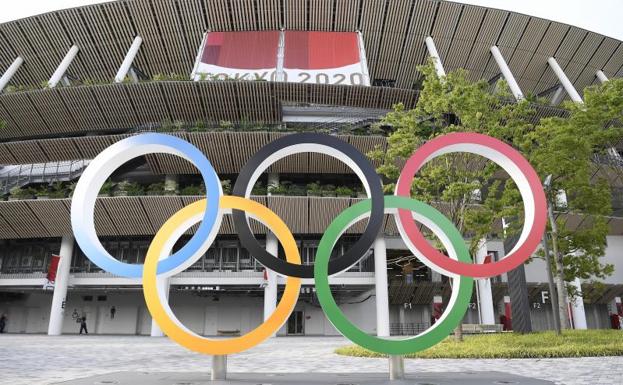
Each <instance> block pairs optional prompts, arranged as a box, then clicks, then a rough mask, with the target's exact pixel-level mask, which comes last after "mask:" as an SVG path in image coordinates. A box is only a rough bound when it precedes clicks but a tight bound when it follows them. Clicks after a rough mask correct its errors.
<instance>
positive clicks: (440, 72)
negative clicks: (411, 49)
mask: <svg viewBox="0 0 623 385" xmlns="http://www.w3.org/2000/svg"><path fill="white" fill-rule="evenodd" d="M426 48H428V54H429V55H430V57H432V58H433V63H434V64H435V69H436V70H437V76H439V77H440V78H443V77H445V76H446V70H445V69H444V68H443V62H442V61H441V57H440V56H439V52H437V46H435V41H434V40H433V38H432V37H430V36H428V37H427V38H426Z"/></svg>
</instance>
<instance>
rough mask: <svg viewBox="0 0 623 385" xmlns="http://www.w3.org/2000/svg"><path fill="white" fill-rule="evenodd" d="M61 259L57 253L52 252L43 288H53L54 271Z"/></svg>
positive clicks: (56, 269)
mask: <svg viewBox="0 0 623 385" xmlns="http://www.w3.org/2000/svg"><path fill="white" fill-rule="evenodd" d="M60 260H61V257H60V256H59V255H56V254H53V255H52V258H51V259H50V265H49V266H48V275H47V276H46V278H47V281H46V283H44V284H43V289H44V290H48V289H54V282H56V272H57V271H58V264H59V262H60Z"/></svg>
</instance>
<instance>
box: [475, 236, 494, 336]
mask: <svg viewBox="0 0 623 385" xmlns="http://www.w3.org/2000/svg"><path fill="white" fill-rule="evenodd" d="M487 256H488V253H487V240H486V239H484V238H483V239H481V240H480V243H479V248H478V251H476V262H477V263H485V259H486V258H487ZM476 284H477V290H478V300H479V302H478V311H479V312H480V323H481V324H483V325H493V324H496V323H497V322H495V311H494V308H493V294H492V292H491V279H477V280H476Z"/></svg>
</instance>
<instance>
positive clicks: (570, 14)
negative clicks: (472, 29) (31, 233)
mask: <svg viewBox="0 0 623 385" xmlns="http://www.w3.org/2000/svg"><path fill="white" fill-rule="evenodd" d="M101 2H103V1H102V0H34V1H33V0H26V1H21V2H17V3H12V2H11V3H8V4H4V5H3V6H2V13H1V14H0V22H5V21H10V20H14V19H20V18H23V17H27V16H32V15H37V14H40V13H45V12H49V11H54V10H58V9H64V8H71V7H76V6H80V5H87V4H95V3H101ZM458 2H461V3H467V4H476V5H483V6H486V7H491V8H500V9H507V10H509V11H515V12H521V13H525V14H528V15H531V16H538V17H542V18H544V19H549V20H556V21H559V22H562V23H567V24H571V25H575V26H578V27H581V28H585V29H588V30H590V31H594V32H597V33H600V34H603V35H607V36H610V37H614V38H616V39H619V40H623V19H622V15H623V1H622V0H592V1H587V0H460V1H458ZM9 4H10V5H9Z"/></svg>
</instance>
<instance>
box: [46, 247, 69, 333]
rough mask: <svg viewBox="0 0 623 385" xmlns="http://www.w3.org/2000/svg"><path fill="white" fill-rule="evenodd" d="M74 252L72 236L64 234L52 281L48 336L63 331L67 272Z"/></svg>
mask: <svg viewBox="0 0 623 385" xmlns="http://www.w3.org/2000/svg"><path fill="white" fill-rule="evenodd" d="M73 253H74V238H73V237H72V236H69V235H67V236H64V237H63V239H62V241H61V251H60V252H59V257H60V260H59V262H58V268H57V271H56V280H55V282H54V295H53V296H52V307H51V308H50V323H49V324H48V335H49V336H60V335H61V334H62V333H63V319H64V317H65V305H66V303H67V286H68V285H69V272H70V270H71V257H72V256H73Z"/></svg>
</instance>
